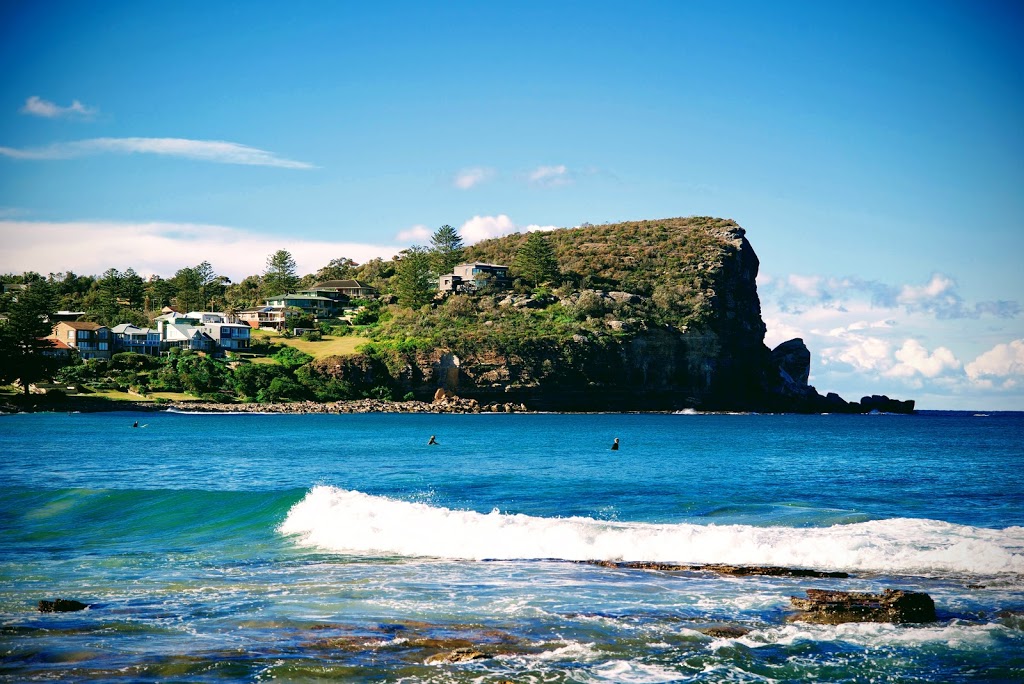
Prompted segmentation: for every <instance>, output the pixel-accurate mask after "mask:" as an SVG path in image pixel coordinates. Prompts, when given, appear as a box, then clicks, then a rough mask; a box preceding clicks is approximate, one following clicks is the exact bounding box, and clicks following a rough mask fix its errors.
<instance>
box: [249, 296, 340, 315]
mask: <svg viewBox="0 0 1024 684" xmlns="http://www.w3.org/2000/svg"><path fill="white" fill-rule="evenodd" d="M342 298H344V299H342ZM347 303H348V297H346V296H345V295H337V298H335V297H321V296H320V295H309V294H298V293H289V294H283V295H277V296H276V297H268V298H267V299H266V300H265V304H266V306H274V307H280V308H282V309H286V308H289V307H292V308H296V309H301V310H302V312H303V313H308V314H312V315H313V317H315V318H335V317H336V316H338V315H340V314H341V313H342V312H343V311H344V310H345V304H347Z"/></svg>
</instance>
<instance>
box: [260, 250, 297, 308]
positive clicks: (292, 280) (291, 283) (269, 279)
mask: <svg viewBox="0 0 1024 684" xmlns="http://www.w3.org/2000/svg"><path fill="white" fill-rule="evenodd" d="M298 282H299V277H298V275H296V267H295V259H293V258H292V255H291V253H290V252H289V251H288V250H286V249H279V250H277V251H276V252H274V253H273V254H271V255H270V256H269V257H267V268H266V270H265V271H263V288H264V290H263V293H264V295H266V296H267V297H273V296H274V295H281V294H287V293H288V292H290V291H291V290H292V288H294V287H295V286H296V285H297V284H298Z"/></svg>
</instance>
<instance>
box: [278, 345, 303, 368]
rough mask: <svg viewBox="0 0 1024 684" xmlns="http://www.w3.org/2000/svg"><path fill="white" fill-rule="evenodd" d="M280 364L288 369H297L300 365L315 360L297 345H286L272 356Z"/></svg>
mask: <svg viewBox="0 0 1024 684" xmlns="http://www.w3.org/2000/svg"><path fill="white" fill-rule="evenodd" d="M271 358H272V359H274V360H275V361H277V362H278V363H279V364H281V365H282V366H284V367H285V368H287V369H288V370H295V369H296V368H298V367H299V366H304V365H306V364H307V363H309V362H310V361H312V360H313V357H312V356H310V355H309V354H307V353H306V352H304V351H300V350H298V349H296V348H295V347H287V346H286V347H284V348H282V349H281V350H280V351H278V352H277V353H276V354H274V355H273V356H272V357H271Z"/></svg>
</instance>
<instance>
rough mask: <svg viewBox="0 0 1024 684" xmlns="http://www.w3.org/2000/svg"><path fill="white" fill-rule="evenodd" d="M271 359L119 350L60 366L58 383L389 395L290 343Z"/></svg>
mask: <svg viewBox="0 0 1024 684" xmlns="http://www.w3.org/2000/svg"><path fill="white" fill-rule="evenodd" d="M271 358H272V359H273V360H274V361H275V362H276V363H254V362H251V361H241V362H239V361H234V362H230V363H229V362H227V361H224V360H222V359H217V358H214V357H211V356H208V355H206V354H199V353H196V352H191V351H187V350H185V351H183V350H180V349H173V350H171V352H170V353H169V354H168V355H167V356H164V357H152V356H144V355H142V354H133V353H127V352H125V353H119V354H114V355H113V357H111V358H110V359H109V360H108V359H90V360H88V361H85V362H83V363H78V364H73V365H69V366H64V367H63V368H61V369H60V370H58V371H57V372H56V378H55V379H56V380H57V382H60V383H63V384H66V385H72V384H73V385H76V386H78V387H82V388H83V389H86V390H90V389H91V390H108V389H109V390H121V391H132V392H135V393H137V394H142V395H147V394H151V393H158V392H187V393H189V394H191V395H193V396H196V397H200V398H203V399H208V400H211V401H218V402H234V401H259V402H279V401H295V400H306V399H315V400H318V401H339V400H346V399H359V398H363V397H376V398H391V396H392V389H391V387H390V385H389V384H388V383H387V382H384V383H383V384H381V385H379V386H377V385H368V384H365V383H362V384H360V383H353V382H350V381H345V380H342V379H338V378H334V377H331V376H330V375H328V374H325V373H322V372H320V370H319V368H317V367H314V365H313V364H311V361H313V357H312V356H310V355H309V354H306V353H305V352H302V351H300V350H298V349H296V348H295V347H289V346H278V347H276V351H275V352H274V353H273V354H272V355H271Z"/></svg>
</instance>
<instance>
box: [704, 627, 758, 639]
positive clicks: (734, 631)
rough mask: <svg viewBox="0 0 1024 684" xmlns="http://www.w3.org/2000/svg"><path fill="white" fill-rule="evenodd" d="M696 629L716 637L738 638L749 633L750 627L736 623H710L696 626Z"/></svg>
mask: <svg viewBox="0 0 1024 684" xmlns="http://www.w3.org/2000/svg"><path fill="white" fill-rule="evenodd" d="M697 631H698V632H700V633H701V634H707V635H708V636H709V637H714V638H716V639H738V638H740V637H742V636H746V635H748V634H750V629H748V628H747V627H740V626H738V625H712V626H710V627H698V628H697Z"/></svg>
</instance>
